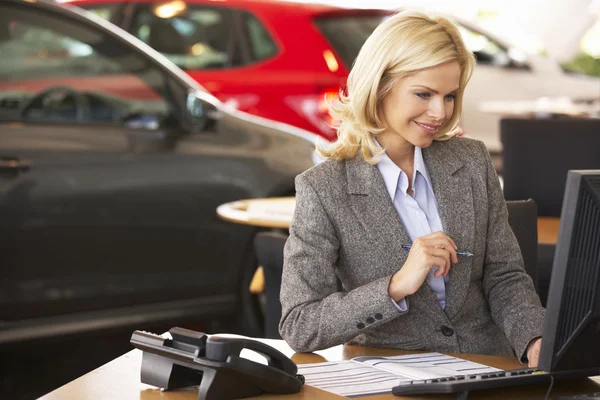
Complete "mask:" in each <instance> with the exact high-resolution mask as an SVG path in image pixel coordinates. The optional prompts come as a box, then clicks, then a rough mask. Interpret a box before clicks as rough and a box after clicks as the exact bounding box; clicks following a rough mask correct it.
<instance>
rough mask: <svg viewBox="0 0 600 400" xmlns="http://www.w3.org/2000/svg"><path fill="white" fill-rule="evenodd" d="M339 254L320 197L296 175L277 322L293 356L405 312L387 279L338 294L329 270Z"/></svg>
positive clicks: (341, 340) (339, 341)
mask: <svg viewBox="0 0 600 400" xmlns="http://www.w3.org/2000/svg"><path fill="white" fill-rule="evenodd" d="M339 254H340V241H339V237H338V235H337V234H336V230H335V226H334V224H333V223H332V221H331V220H330V218H329V216H328V214H327V212H326V210H325V208H324V207H323V204H322V202H321V198H320V196H319V195H318V194H317V191H316V190H315V189H314V188H313V186H312V185H311V183H310V182H309V180H308V179H307V178H306V177H305V176H303V175H299V176H298V177H297V178H296V208H295V211H294V217H293V219H292V223H291V225H290V236H289V238H288V240H287V242H286V245H285V248H284V262H283V275H282V281H281V292H280V299H281V306H282V316H281V321H280V323H279V333H280V334H281V337H282V338H283V339H285V341H286V342H287V343H288V344H289V345H290V347H291V348H292V349H294V350H295V351H297V352H311V351H315V350H320V349H324V348H328V347H331V346H336V345H339V344H342V343H345V342H348V341H350V340H351V339H353V338H355V337H356V336H358V335H359V334H360V333H362V331H363V330H364V329H370V328H372V327H375V326H379V325H381V324H383V323H386V322H389V321H390V320H392V319H394V318H397V317H398V316H399V315H402V314H404V313H405V312H406V311H405V312H401V311H399V310H398V309H397V308H396V307H395V306H394V304H393V300H392V299H391V298H390V297H389V295H388V285H389V281H390V279H391V277H392V275H390V276H387V277H382V278H379V279H376V280H374V281H372V282H370V283H368V284H366V285H363V286H361V287H358V288H355V289H353V290H351V291H349V292H343V293H342V292H338V291H337V276H336V274H335V266H336V263H337V262H338V258H339ZM407 305H408V299H407ZM369 317H371V318H369ZM367 320H368V321H370V323H368V322H366V321H367Z"/></svg>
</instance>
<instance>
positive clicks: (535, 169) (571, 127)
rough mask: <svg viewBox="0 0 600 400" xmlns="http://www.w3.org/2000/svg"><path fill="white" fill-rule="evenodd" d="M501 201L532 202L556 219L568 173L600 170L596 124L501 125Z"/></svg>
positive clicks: (513, 121)
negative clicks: (502, 199) (502, 189)
mask: <svg viewBox="0 0 600 400" xmlns="http://www.w3.org/2000/svg"><path fill="white" fill-rule="evenodd" d="M500 139H501V141H502V147H503V150H502V176H503V179H504V198H505V199H506V200H519V199H530V198H531V199H534V200H535V202H536V204H537V206H538V214H539V215H540V216H549V217H558V216H560V211H561V207H562V198H563V194H564V189H565V183H566V179H567V171H568V170H570V169H598V168H600V150H599V149H600V119H575V118H569V119H514V118H510V119H502V120H501V121H500Z"/></svg>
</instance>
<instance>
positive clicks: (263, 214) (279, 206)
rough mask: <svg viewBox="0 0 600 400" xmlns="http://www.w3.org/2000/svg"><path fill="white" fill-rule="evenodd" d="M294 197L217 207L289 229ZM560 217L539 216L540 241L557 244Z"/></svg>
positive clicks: (231, 217) (225, 214) (238, 219)
mask: <svg viewBox="0 0 600 400" xmlns="http://www.w3.org/2000/svg"><path fill="white" fill-rule="evenodd" d="M295 206H296V200H295V198H294V197H274V198H270V199H251V200H239V201H234V202H232V203H226V204H223V205H221V206H219V207H218V208H217V215H218V216H219V217H220V218H222V219H224V220H226V221H231V222H235V223H238V224H244V225H253V226H260V227H264V228H277V229H289V227H290V221H291V220H292V216H293V214H294V207H295ZM559 224H560V218H554V217H539V218H538V242H539V243H544V244H556V240H557V239H558V227H559Z"/></svg>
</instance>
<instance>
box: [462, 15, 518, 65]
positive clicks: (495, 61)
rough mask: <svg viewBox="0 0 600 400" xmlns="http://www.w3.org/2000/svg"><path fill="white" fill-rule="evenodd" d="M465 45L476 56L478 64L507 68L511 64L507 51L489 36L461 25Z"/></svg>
mask: <svg viewBox="0 0 600 400" xmlns="http://www.w3.org/2000/svg"><path fill="white" fill-rule="evenodd" d="M458 29H459V30H460V33H461V35H462V38H463V40H464V42H465V45H466V46H467V48H468V49H469V50H471V51H472V52H473V54H475V58H476V59H477V64H482V65H494V66H498V67H505V66H507V65H509V64H510V57H509V56H508V52H507V50H506V49H505V48H504V47H503V46H501V45H500V44H499V43H497V42H495V41H494V40H492V39H491V38H489V37H488V36H485V35H483V34H481V33H479V32H475V31H474V30H472V29H469V28H467V27H465V26H464V25H459V26H458Z"/></svg>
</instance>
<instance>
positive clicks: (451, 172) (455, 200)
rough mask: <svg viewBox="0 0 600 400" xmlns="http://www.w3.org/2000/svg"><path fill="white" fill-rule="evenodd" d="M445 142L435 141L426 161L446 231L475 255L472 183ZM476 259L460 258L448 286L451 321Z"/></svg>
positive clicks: (460, 162) (426, 152)
mask: <svg viewBox="0 0 600 400" xmlns="http://www.w3.org/2000/svg"><path fill="white" fill-rule="evenodd" d="M445 149H446V147H445V146H444V143H440V142H433V143H432V145H431V146H430V147H428V148H427V149H423V159H424V160H425V164H426V165H427V169H428V171H429V175H430V177H431V181H432V185H433V191H434V193H435V197H436V200H437V205H438V210H439V213H440V218H441V220H442V226H443V229H444V232H445V233H446V234H447V235H448V236H450V237H451V238H452V239H453V240H454V242H455V243H456V245H457V246H458V249H459V250H466V251H470V252H473V246H474V243H475V238H474V229H473V224H474V223H475V210H474V205H473V194H472V188H471V180H470V176H469V174H468V171H467V170H466V168H464V163H463V161H462V160H460V159H459V158H458V157H457V156H456V154H455V153H452V152H449V151H446V150H445ZM472 262H473V257H464V256H458V264H456V265H453V266H452V267H451V269H450V274H449V278H450V279H449V281H448V282H447V283H446V309H445V312H446V315H447V316H448V317H449V318H452V317H453V316H454V315H455V314H456V313H457V312H458V310H459V309H460V306H461V305H462V303H463V301H464V300H465V296H466V294H467V289H468V286H469V279H470V275H471V267H472Z"/></svg>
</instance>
